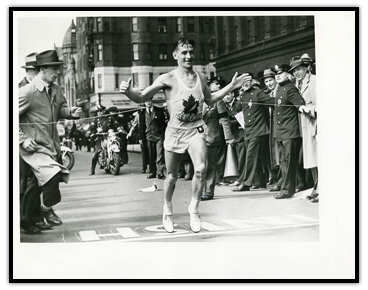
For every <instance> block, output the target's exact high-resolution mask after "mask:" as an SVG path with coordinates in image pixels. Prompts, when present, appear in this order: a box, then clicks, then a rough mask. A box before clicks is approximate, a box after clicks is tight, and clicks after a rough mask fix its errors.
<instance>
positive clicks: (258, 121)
mask: <svg viewBox="0 0 368 290" xmlns="http://www.w3.org/2000/svg"><path fill="white" fill-rule="evenodd" d="M240 101H241V103H242V107H243V114H244V139H245V140H249V139H251V138H254V137H259V136H263V135H267V134H269V133H270V128H269V119H268V118H269V117H267V116H268V106H265V105H272V104H273V103H274V99H273V98H271V97H270V96H269V95H266V94H265V93H264V92H263V91H262V90H261V89H258V88H254V87H251V88H250V89H249V90H247V91H244V92H243V93H242V94H241V96H240Z"/></svg>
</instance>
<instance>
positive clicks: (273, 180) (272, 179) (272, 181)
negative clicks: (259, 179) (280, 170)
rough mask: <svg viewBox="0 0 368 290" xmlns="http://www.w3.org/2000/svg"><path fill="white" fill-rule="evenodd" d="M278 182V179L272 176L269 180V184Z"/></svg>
mask: <svg viewBox="0 0 368 290" xmlns="http://www.w3.org/2000/svg"><path fill="white" fill-rule="evenodd" d="M275 183H276V179H275V178H273V177H271V178H270V180H269V181H268V182H267V185H272V184H275Z"/></svg>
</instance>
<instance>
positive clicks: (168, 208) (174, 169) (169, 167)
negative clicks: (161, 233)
mask: <svg viewBox="0 0 368 290" xmlns="http://www.w3.org/2000/svg"><path fill="white" fill-rule="evenodd" d="M182 158H183V154H179V153H175V152H171V151H167V150H165V163H166V171H167V176H166V179H165V181H164V213H163V218H162V223H163V225H164V228H165V230H166V231H167V232H169V233H172V232H173V231H174V222H173V221H172V214H173V206H172V197H173V194H174V190H175V185H176V182H177V180H178V174H179V168H180V162H181V159H182Z"/></svg>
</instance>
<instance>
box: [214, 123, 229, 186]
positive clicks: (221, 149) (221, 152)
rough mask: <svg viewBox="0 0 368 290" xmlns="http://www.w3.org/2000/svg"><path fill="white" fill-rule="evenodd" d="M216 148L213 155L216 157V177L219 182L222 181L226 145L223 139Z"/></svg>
mask: <svg viewBox="0 0 368 290" xmlns="http://www.w3.org/2000/svg"><path fill="white" fill-rule="evenodd" d="M221 130H222V128H221ZM216 147H217V148H218V149H217V152H216V154H215V155H216V156H217V177H218V181H219V182H221V181H223V180H224V171H225V162H226V152H227V145H226V142H225V139H222V141H221V143H220V145H219V146H216Z"/></svg>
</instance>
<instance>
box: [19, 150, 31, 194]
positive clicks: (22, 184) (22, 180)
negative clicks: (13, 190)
mask: <svg viewBox="0 0 368 290" xmlns="http://www.w3.org/2000/svg"><path fill="white" fill-rule="evenodd" d="M30 171H31V169H30V167H29V165H28V164H27V163H26V162H25V161H24V160H23V158H22V157H21V156H20V155H19V194H20V199H22V197H23V195H24V193H25V192H26V190H27V180H28V176H29V173H30Z"/></svg>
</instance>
